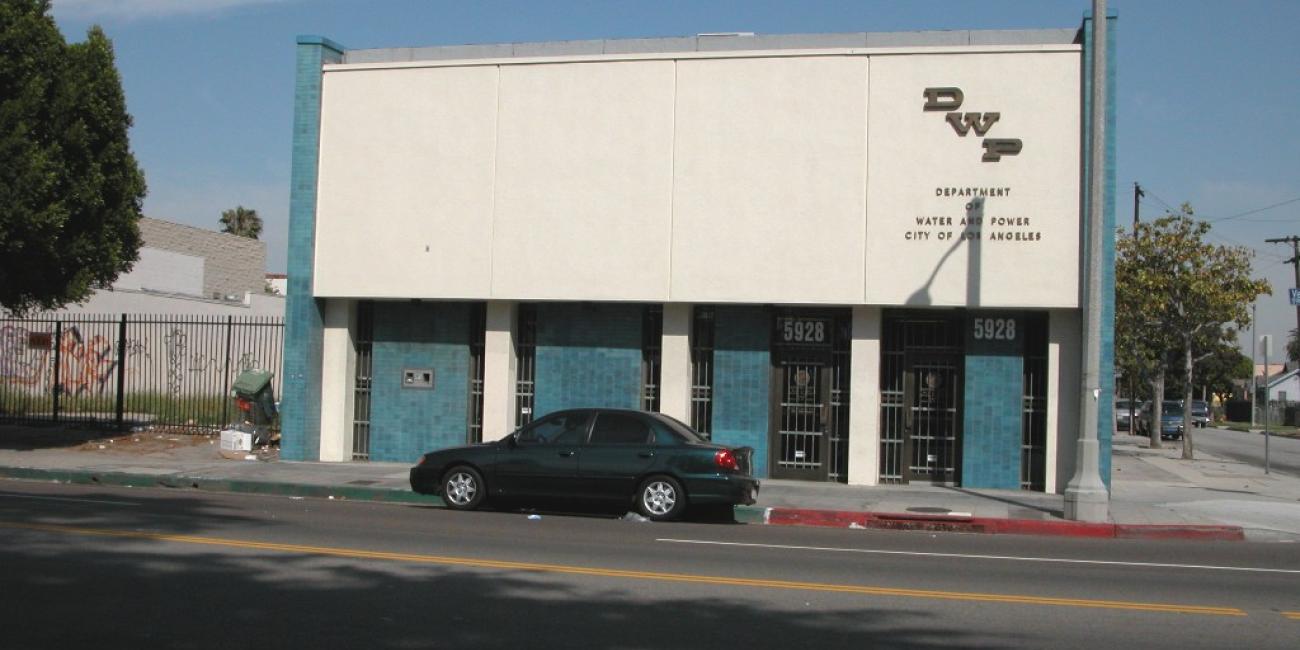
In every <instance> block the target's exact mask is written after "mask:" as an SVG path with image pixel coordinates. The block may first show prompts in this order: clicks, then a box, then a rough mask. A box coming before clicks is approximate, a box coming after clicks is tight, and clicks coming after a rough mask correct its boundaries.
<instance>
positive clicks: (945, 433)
mask: <svg viewBox="0 0 1300 650" xmlns="http://www.w3.org/2000/svg"><path fill="white" fill-rule="evenodd" d="M960 362H961V358H960V357H956V358H954V357H953V356H951V355H932V354H916V355H908V358H907V370H906V372H905V374H904V377H903V404H904V405H905V408H904V411H903V429H904V432H905V434H906V435H905V436H904V439H903V457H904V458H905V459H906V460H907V466H906V468H905V469H906V470H907V471H906V474H905V478H906V479H907V481H908V482H928V483H936V484H940V485H956V484H957V468H958V467H959V460H958V456H959V453H958V452H959V451H960V449H961V447H960V441H959V438H958V436H959V434H960V432H961V411H960V409H959V408H958V404H960V401H961V398H962V391H961V371H960V369H959V368H960V365H959V364H960Z"/></svg>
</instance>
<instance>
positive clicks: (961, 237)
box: [907, 197, 984, 307]
mask: <svg viewBox="0 0 1300 650" xmlns="http://www.w3.org/2000/svg"><path fill="white" fill-rule="evenodd" d="M964 214H965V219H963V225H962V229H961V230H960V231H959V233H958V234H957V236H955V237H953V238H952V239H953V242H952V245H951V246H949V247H948V250H947V251H946V252H945V253H944V254H943V257H941V258H939V262H938V263H937V264H935V265H934V271H932V272H931V273H930V277H929V278H928V279H927V280H926V281H925V284H924V285H922V286H921V288H920V289H917V290H916V291H915V292H913V293H912V295H910V296H908V297H907V304H908V305H913V306H922V307H924V306H929V305H932V304H934V297H933V296H931V295H930V286H931V285H933V284H934V279H935V278H936V277H938V275H939V271H940V270H942V269H943V265H944V264H946V263H947V262H948V258H949V257H952V254H953V253H954V252H956V251H957V249H958V248H959V247H961V245H962V244H963V243H965V244H967V245H968V250H967V252H966V306H967V307H978V306H979V302H980V262H981V259H980V258H981V250H982V248H983V247H982V246H980V239H981V237H982V234H981V226H982V224H983V222H984V197H975V198H973V199H971V200H970V201H968V202H967V203H966V205H965V211H964Z"/></svg>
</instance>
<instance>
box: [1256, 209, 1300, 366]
mask: <svg viewBox="0 0 1300 650" xmlns="http://www.w3.org/2000/svg"><path fill="white" fill-rule="evenodd" d="M1264 241H1266V242H1268V243H1270V244H1291V250H1292V252H1293V253H1294V255H1293V257H1292V258H1291V259H1289V260H1287V261H1285V262H1283V264H1290V265H1291V266H1292V268H1294V269H1295V286H1296V288H1297V289H1300V237H1298V236H1296V235H1291V236H1290V237H1276V238H1274V239H1265V240H1264ZM1295 327H1296V335H1297V336H1300V305H1296V306H1295ZM1285 358H1286V355H1283V359H1284V360H1285Z"/></svg>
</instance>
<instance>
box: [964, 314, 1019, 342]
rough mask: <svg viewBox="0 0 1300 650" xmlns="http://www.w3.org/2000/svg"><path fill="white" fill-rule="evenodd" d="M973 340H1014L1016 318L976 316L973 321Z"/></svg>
mask: <svg viewBox="0 0 1300 650" xmlns="http://www.w3.org/2000/svg"><path fill="white" fill-rule="evenodd" d="M973 326H974V328H975V329H974V332H972V334H974V336H975V340H977V341H1014V340H1016V319H1014V318H976V319H974V321H973Z"/></svg>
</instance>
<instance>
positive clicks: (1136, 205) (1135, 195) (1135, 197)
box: [1133, 181, 1147, 237]
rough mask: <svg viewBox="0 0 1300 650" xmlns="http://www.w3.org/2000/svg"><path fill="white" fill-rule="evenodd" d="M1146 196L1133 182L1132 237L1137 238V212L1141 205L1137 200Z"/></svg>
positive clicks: (1140, 187)
mask: <svg viewBox="0 0 1300 650" xmlns="http://www.w3.org/2000/svg"><path fill="white" fill-rule="evenodd" d="M1146 195H1147V193H1146V192H1143V191H1142V186H1141V185H1138V184H1137V181H1133V236H1134V237H1136V236H1137V232H1138V212H1139V210H1141V205H1142V204H1141V203H1139V200H1140V199H1141V198H1142V197H1144V196H1146Z"/></svg>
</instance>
